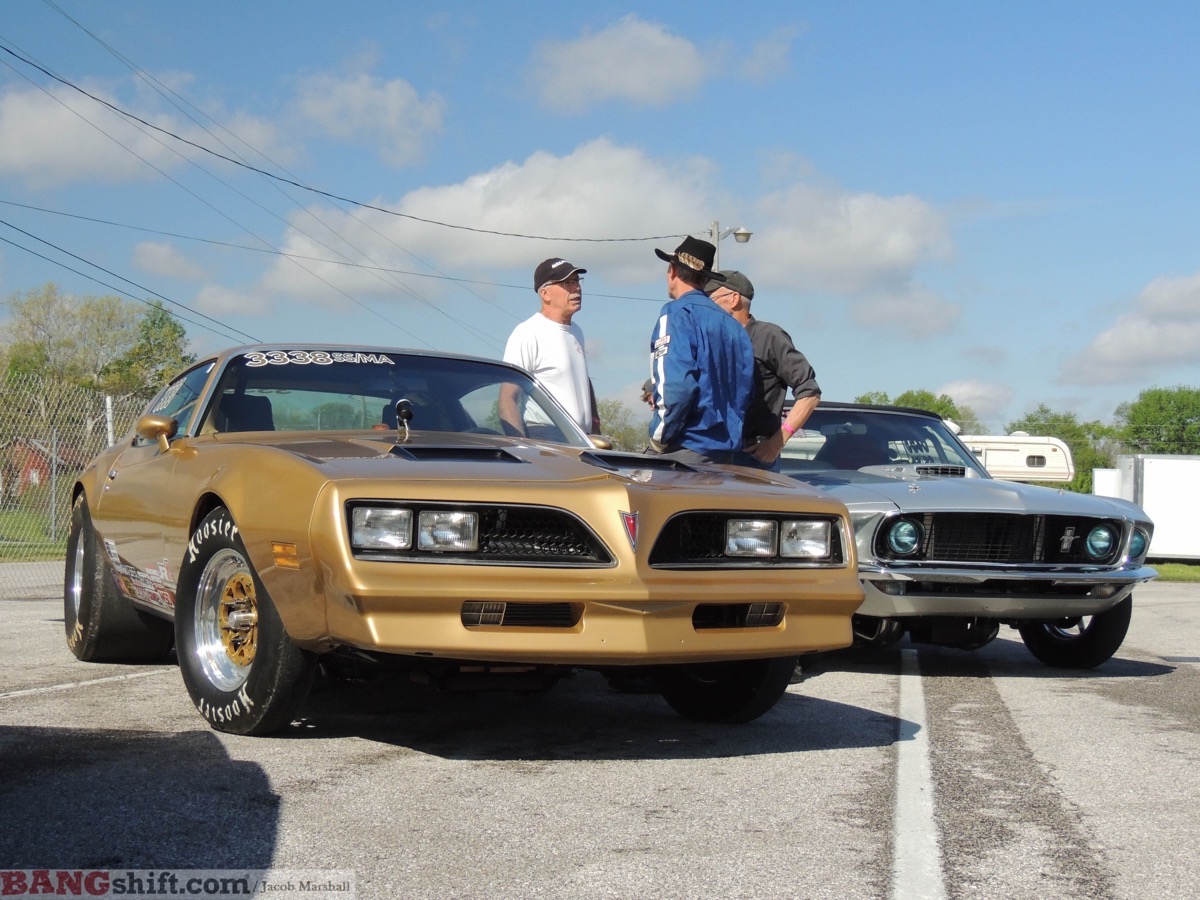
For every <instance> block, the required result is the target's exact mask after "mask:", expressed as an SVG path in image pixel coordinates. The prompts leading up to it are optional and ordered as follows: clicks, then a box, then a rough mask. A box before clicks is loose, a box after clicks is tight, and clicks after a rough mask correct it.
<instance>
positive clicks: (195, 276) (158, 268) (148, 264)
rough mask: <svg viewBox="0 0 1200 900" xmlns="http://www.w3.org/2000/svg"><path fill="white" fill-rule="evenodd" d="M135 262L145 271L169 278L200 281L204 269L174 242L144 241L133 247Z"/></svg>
mask: <svg viewBox="0 0 1200 900" xmlns="http://www.w3.org/2000/svg"><path fill="white" fill-rule="evenodd" d="M133 264H134V265H135V266H137V267H138V268H139V269H141V270H142V271H143V272H149V273H150V274H152V275H163V276H165V277H167V278H183V279H185V280H187V281H200V280H201V279H203V278H204V269H203V267H201V266H200V265H198V264H197V263H194V262H192V261H191V260H190V259H188V258H187V257H186V256H184V255H183V254H182V253H181V252H180V251H179V249H178V248H177V247H176V246H175V245H174V244H169V243H166V242H158V241H143V242H141V243H139V244H138V245H137V246H136V247H134V248H133Z"/></svg>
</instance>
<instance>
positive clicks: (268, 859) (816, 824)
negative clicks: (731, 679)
mask: <svg viewBox="0 0 1200 900" xmlns="http://www.w3.org/2000/svg"><path fill="white" fill-rule="evenodd" d="M57 590H58V588H57V584H56V583H55V582H54V581H53V579H52V578H51V579H49V580H48V581H47V586H46V588H45V589H44V590H26V591H24V592H23V596H18V597H11V596H10V597H7V598H4V599H0V610H2V613H3V622H4V623H5V627H4V629H3V630H2V633H0V769H2V771H3V773H4V775H3V779H2V781H0V808H2V809H3V810H4V814H3V817H2V818H0V868H5V867H7V868H23V869H28V868H34V867H51V868H58V869H61V868H72V869H73V868H81V869H121V868H126V869H141V870H146V869H188V870H194V869H201V870H235V869H252V870H271V871H276V872H293V871H306V872H318V873H321V872H329V873H333V872H349V873H352V875H353V887H354V894H355V895H356V896H358V897H364V898H365V897H398V896H414V897H517V896H520V897H526V896H544V897H631V898H632V897H701V896H704V897H708V896H730V897H830V898H833V897H838V898H844V897H887V896H906V895H907V896H947V897H997V898H999V897H1004V898H1012V897H1039V898H1042V897H1088V898H1095V897H1115V898H1125V897H1129V898H1133V897H1145V896H1164V897H1167V896H1170V897H1183V896H1195V895H1196V889H1195V886H1194V882H1195V878H1194V868H1195V864H1196V861H1197V857H1196V852H1197V848H1198V847H1200V819H1198V817H1197V816H1196V815H1195V801H1196V798H1197V797H1198V796H1200V765H1197V764H1198V763H1200V739H1198V734H1200V710H1198V702H1197V699H1196V698H1197V696H1198V692H1197V690H1196V688H1197V686H1198V684H1200V638H1198V637H1197V635H1198V634H1200V631H1198V629H1197V624H1200V621H1198V620H1200V615H1198V614H1197V611H1196V603H1195V600H1196V593H1197V592H1196V588H1195V587H1194V586H1189V585H1168V584H1153V585H1149V586H1147V587H1145V588H1143V589H1141V590H1140V591H1139V593H1138V595H1137V599H1136V601H1135V611H1134V623H1133V626H1132V629H1131V632H1130V635H1129V637H1128V639H1127V641H1126V645H1125V646H1124V647H1123V648H1122V650H1121V652H1120V653H1119V654H1118V656H1117V657H1116V658H1114V659H1113V660H1111V661H1110V662H1109V663H1107V664H1105V665H1104V666H1102V667H1101V668H1100V669H1098V670H1096V671H1094V672H1090V673H1076V672H1061V671H1054V670H1049V669H1047V668H1045V667H1044V666H1042V665H1041V664H1039V663H1037V662H1036V661H1034V660H1033V658H1032V657H1031V656H1030V655H1029V654H1028V653H1027V652H1026V651H1025V649H1024V647H1023V645H1021V644H1020V642H1019V640H1016V639H1015V637H1016V636H1015V632H1010V631H1004V632H1002V637H1004V636H1005V635H1011V638H1006V639H1002V640H998V641H996V642H994V643H993V644H992V645H989V646H988V647H987V648H985V649H984V650H982V651H979V652H977V653H974V654H967V653H962V652H956V651H946V650H939V649H937V648H929V647H914V646H912V645H909V644H907V642H904V643H902V644H901V645H899V646H897V647H895V648H889V649H888V650H887V651H880V652H872V653H862V652H858V653H850V652H840V653H835V654H828V655H827V656H826V657H824V658H822V659H821V660H819V661H818V664H817V665H816V666H815V667H814V668H813V669H812V670H811V671H810V673H809V674H808V677H807V678H806V679H805V680H804V681H803V682H802V683H800V684H796V685H793V686H792V687H791V688H790V689H789V691H788V694H787V696H785V697H784V699H783V700H782V701H781V702H780V704H779V705H778V706H777V707H776V708H775V709H774V710H772V711H771V712H770V713H768V714H767V715H766V716H764V717H763V718H762V719H760V720H758V721H756V722H753V723H750V724H748V725H744V726H736V727H720V728H718V727H713V726H706V725H700V724H697V723H690V722H686V721H684V720H682V719H679V718H678V717H676V716H675V715H674V714H673V713H672V712H671V711H670V709H669V708H668V707H667V706H666V704H665V703H663V702H662V700H661V699H660V698H658V697H657V696H654V695H645V694H620V693H617V692H615V691H612V690H611V689H610V688H609V687H608V685H607V684H606V683H605V682H604V681H603V679H600V678H599V677H598V676H595V675H593V674H591V673H580V674H578V675H576V676H575V677H573V678H571V679H569V680H568V681H567V682H565V683H563V684H560V685H559V686H558V687H557V688H555V689H554V690H552V691H550V692H548V693H545V694H538V695H533V696H513V695H506V694H496V695H490V694H489V695H450V696H446V695H438V694H433V693H422V692H420V691H418V690H415V689H413V688H411V687H406V686H402V685H398V684H396V683H389V682H387V681H381V682H375V683H372V684H368V685H359V686H349V687H347V686H340V685H339V686H330V687H327V688H326V689H325V690H324V691H322V692H320V693H318V694H316V695H315V696H314V697H313V699H312V701H311V702H310V704H309V706H308V708H307V709H306V710H305V715H304V718H303V719H302V720H301V721H299V722H297V723H296V724H295V725H294V726H293V727H292V729H291V730H290V731H289V732H287V733H285V734H283V735H281V736H278V737H271V738H239V737H233V736H229V735H223V734H218V733H216V732H213V731H211V730H210V729H209V728H208V727H207V725H206V724H205V723H204V721H203V720H202V719H201V718H200V717H199V715H198V714H197V713H196V712H195V710H194V708H193V707H192V705H191V703H190V701H189V700H188V698H187V695H186V692H185V691H184V688H183V685H182V682H181V679H180V677H179V673H178V670H177V669H176V668H175V667H173V666H171V665H156V666H110V665H91V664H85V663H80V662H77V661H76V660H75V659H74V658H73V657H72V656H71V654H70V653H69V652H68V650H67V649H66V646H65V643H64V641H63V635H62V610H61V601H60V600H59V599H58V597H57ZM34 595H39V596H34ZM914 698H915V699H916V700H919V701H920V705H919V707H914V706H913V702H914ZM922 766H923V767H924V768H922ZM309 896H315V894H309ZM341 896H345V894H344V893H343V894H341Z"/></svg>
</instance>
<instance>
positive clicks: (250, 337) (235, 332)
mask: <svg viewBox="0 0 1200 900" xmlns="http://www.w3.org/2000/svg"><path fill="white" fill-rule="evenodd" d="M0 225H6V226H7V227H9V228H11V229H13V230H14V231H19V232H20V233H21V234H23V235H25V236H26V237H29V238H32V239H33V240H35V241H37V242H38V243H41V244H45V245H46V246H48V247H53V248H54V249H55V250H57V251H58V252H60V253H65V254H66V255H67V256H70V257H71V258H72V259H77V260H79V261H80V262H82V263H83V264H84V265H88V266H91V267H92V268H94V269H99V270H100V271H101V272H104V273H105V274H106V275H111V276H112V277H113V278H117V279H120V280H121V281H124V282H125V283H126V284H131V285H133V286H134V287H136V288H138V289H139V290H142V291H145V292H146V293H147V294H151V295H152V296H154V297H157V298H158V299H160V300H163V301H165V302H166V303H170V304H171V305H172V306H178V307H179V308H180V309H186V310H187V311H188V312H190V313H192V314H193V315H196V316H200V317H201V318H204V319H207V320H208V321H210V322H212V323H214V324H215V325H218V326H220V327H221V328H224V329H227V331H226V332H221V331H218V330H217V329H216V328H213V327H212V326H209V325H205V324H204V323H203V322H197V321H195V320H194V319H189V318H187V317H186V316H181V315H179V314H178V313H177V312H174V311H173V310H170V309H166V308H164V309H163V311H164V312H165V313H167V315H169V316H171V317H172V318H175V319H179V320H180V321H183V322H187V323H188V324H190V325H195V326H196V327H198V328H203V329H204V330H205V331H211V332H212V333H213V334H216V335H219V336H221V337H224V338H232V337H234V336H238V337H241V338H246V339H248V340H249V341H250V343H252V344H257V343H259V339H258V338H256V337H254V336H253V335H250V334H247V333H246V332H244V331H240V330H238V329H237V328H234V327H233V326H231V325H226V324H225V323H224V322H220V321H218V320H217V319H214V318H212V317H211V316H206V315H205V314H204V313H202V312H199V311H197V310H194V309H192V308H190V307H188V306H185V305H184V304H182V303H179V302H178V301H176V300H172V299H170V298H169V297H165V296H163V295H162V294H160V293H158V292H157V291H152V290H150V289H149V288H147V287H144V286H143V285H140V284H138V283H137V282H136V281H130V280H129V279H128V278H125V277H123V276H121V275H118V274H117V273H116V272H112V271H109V270H108V269H106V268H104V267H103V266H100V265H97V264H96V263H94V262H91V261H90V260H86V259H84V258H83V257H81V256H77V255H76V254H74V253H71V252H70V251H68V250H64V249H63V248H62V247H59V246H57V245H56V244H52V243H51V242H50V241H47V240H44V239H43V238H40V237H38V236H37V235H35V234H30V233H29V232H28V231H25V230H24V229H22V228H18V227H17V226H15V225H13V224H12V223H10V222H6V221H4V220H3V219H0ZM0 241H3V242H4V243H6V244H8V245H9V246H11V247H16V248H17V249H18V250H24V251H25V252H26V253H29V254H31V255H33V256H36V257H38V258H39V259H44V260H45V261H46V262H48V263H52V264H53V265H56V266H59V267H60V268H63V269H66V270H67V271H68V272H74V273H75V274H76V275H79V276H81V277H83V278H86V279H88V281H93V282H95V283H96V284H99V285H101V286H103V287H106V288H108V289H109V290H110V291H116V292H117V293H118V294H123V295H124V296H126V297H129V298H130V299H131V300H136V301H137V302H138V303H141V304H144V305H146V306H152V305H153V304H152V303H150V301H149V300H144V299H143V298H141V297H138V296H137V295H136V294H131V293H129V292H128V291H126V290H123V289H122V288H119V287H116V286H115V285H112V284H109V283H108V282H106V281H101V280H100V279H99V278H96V277H95V276H94V275H89V274H88V273H87V272H81V271H80V270H79V269H76V268H75V267H74V266H69V265H67V264H66V263H64V262H62V261H61V260H57V259H53V258H51V257H49V256H47V255H46V254H44V253H39V252H38V251H36V250H33V249H31V248H29V247H25V246H23V245H21V244H18V243H17V242H16V241H11V240H9V239H8V238H6V237H3V236H0ZM228 332H233V334H232V335H231V334H229V333H228Z"/></svg>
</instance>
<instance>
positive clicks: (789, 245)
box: [754, 181, 952, 293]
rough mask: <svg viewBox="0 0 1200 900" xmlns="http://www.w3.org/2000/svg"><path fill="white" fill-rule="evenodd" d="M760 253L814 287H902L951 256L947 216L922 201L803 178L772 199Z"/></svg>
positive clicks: (764, 210)
mask: <svg viewBox="0 0 1200 900" xmlns="http://www.w3.org/2000/svg"><path fill="white" fill-rule="evenodd" d="M757 213H758V215H760V216H761V217H762V218H763V219H765V221H766V224H764V225H762V226H761V227H760V226H758V225H756V230H757V231H759V232H760V233H759V234H758V235H757V236H756V237H755V238H754V240H755V242H756V244H757V245H758V249H760V250H761V249H762V248H763V245H766V249H767V252H766V254H765V255H766V257H767V258H768V259H774V260H776V266H777V267H778V268H779V269H780V270H781V271H782V270H787V271H790V272H792V273H794V275H793V277H794V279H795V280H796V282H798V283H795V282H794V284H795V286H796V287H800V288H803V289H806V290H816V291H828V292H833V293H855V292H860V291H867V290H870V289H873V288H879V287H894V286H896V285H897V284H900V283H903V282H904V281H906V280H907V279H908V278H909V277H910V274H911V272H912V270H913V269H914V268H915V267H916V266H917V265H918V264H920V263H921V262H924V261H926V260H929V259H936V258H943V257H945V256H947V255H949V253H950V252H951V249H952V247H951V242H950V237H949V234H948V232H947V229H946V222H945V219H944V218H943V217H942V216H941V215H940V214H939V213H938V212H937V210H935V209H934V208H933V207H932V206H930V205H929V204H928V203H926V202H925V201H924V200H921V199H920V198H918V197H914V196H911V195H903V196H897V197H885V196H881V195H879V194H870V193H854V192H849V191H844V190H841V189H838V188H834V187H828V186H819V185H816V184H813V183H812V182H810V181H801V182H798V183H796V184H793V185H791V186H789V187H786V188H784V189H781V190H779V191H776V192H775V193H774V194H771V195H769V196H767V197H764V198H763V199H761V200H760V201H759V202H758V203H757Z"/></svg>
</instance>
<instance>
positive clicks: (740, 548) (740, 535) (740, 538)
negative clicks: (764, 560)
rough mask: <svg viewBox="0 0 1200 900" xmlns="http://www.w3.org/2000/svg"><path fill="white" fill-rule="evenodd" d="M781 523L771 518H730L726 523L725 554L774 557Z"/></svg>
mask: <svg viewBox="0 0 1200 900" xmlns="http://www.w3.org/2000/svg"><path fill="white" fill-rule="evenodd" d="M778 540H779V523H778V522H775V521H773V520H771V519H730V520H728V521H727V522H726V523H725V555H726V556H754V557H772V556H774V555H775V548H776V547H777V546H778Z"/></svg>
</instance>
